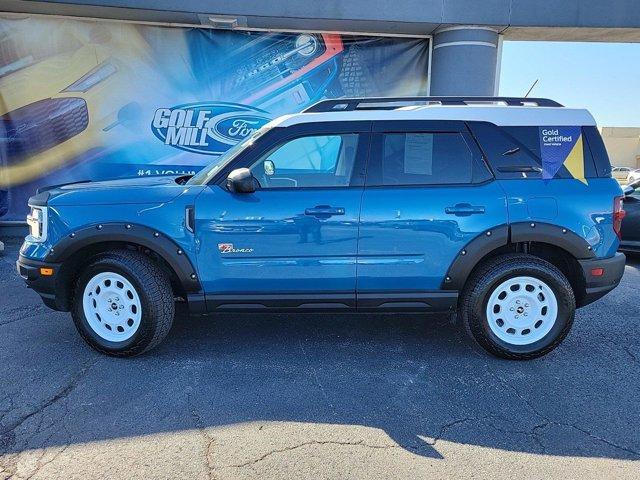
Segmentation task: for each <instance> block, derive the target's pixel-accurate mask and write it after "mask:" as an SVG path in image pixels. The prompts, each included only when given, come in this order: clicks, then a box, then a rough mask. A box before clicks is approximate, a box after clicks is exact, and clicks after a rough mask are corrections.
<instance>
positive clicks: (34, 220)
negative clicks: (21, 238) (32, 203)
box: [27, 207, 47, 242]
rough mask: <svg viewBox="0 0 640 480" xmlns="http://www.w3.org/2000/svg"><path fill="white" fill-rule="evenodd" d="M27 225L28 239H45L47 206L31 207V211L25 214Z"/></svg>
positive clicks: (39, 240) (33, 240)
mask: <svg viewBox="0 0 640 480" xmlns="http://www.w3.org/2000/svg"><path fill="white" fill-rule="evenodd" d="M27 224H28V225H29V236H30V237H31V238H29V240H31V241H32V242H44V241H45V240H46V239H47V207H31V213H30V214H29V215H27Z"/></svg>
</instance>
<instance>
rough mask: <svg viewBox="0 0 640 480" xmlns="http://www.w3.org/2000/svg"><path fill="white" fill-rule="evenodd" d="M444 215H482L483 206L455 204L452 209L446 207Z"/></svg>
mask: <svg viewBox="0 0 640 480" xmlns="http://www.w3.org/2000/svg"><path fill="white" fill-rule="evenodd" d="M444 213H447V214H449V215H456V216H458V217H468V216H469V215H478V214H482V213H484V205H471V204H470V203H457V204H456V205H454V206H453V207H446V208H445V209H444Z"/></svg>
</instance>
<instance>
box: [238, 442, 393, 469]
mask: <svg viewBox="0 0 640 480" xmlns="http://www.w3.org/2000/svg"><path fill="white" fill-rule="evenodd" d="M309 445H338V446H354V447H366V448H373V449H380V450H384V449H391V448H402V447H400V446H399V445H372V444H368V443H365V442H364V440H358V441H357V442H346V441H343V442H341V441H338V440H310V441H308V442H302V443H298V444H296V445H291V446H289V447H284V448H278V449H275V450H270V451H268V452H267V453H265V454H264V455H261V456H260V457H258V458H256V459H254V460H250V461H248V462H244V463H239V464H235V465H228V466H227V467H226V468H244V467H249V466H252V465H255V464H256V463H260V462H262V461H263V460H266V459H267V458H269V457H270V456H272V455H275V454H278V453H284V452H290V451H292V450H297V449H299V448H303V447H306V446H309Z"/></svg>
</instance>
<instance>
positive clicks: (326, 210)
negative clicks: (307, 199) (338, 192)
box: [304, 205, 344, 217]
mask: <svg viewBox="0 0 640 480" xmlns="http://www.w3.org/2000/svg"><path fill="white" fill-rule="evenodd" d="M304 214H305V215H310V216H313V217H330V216H332V215H344V207H332V206H331V205H316V206H315V207H313V208H307V209H305V211H304Z"/></svg>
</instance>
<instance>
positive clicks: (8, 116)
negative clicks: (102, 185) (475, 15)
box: [0, 16, 429, 221]
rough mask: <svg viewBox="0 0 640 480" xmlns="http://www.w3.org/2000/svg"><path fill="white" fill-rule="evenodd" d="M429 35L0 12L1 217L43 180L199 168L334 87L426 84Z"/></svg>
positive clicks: (14, 213)
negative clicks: (254, 28)
mask: <svg viewBox="0 0 640 480" xmlns="http://www.w3.org/2000/svg"><path fill="white" fill-rule="evenodd" d="M428 42H429V40H427V39H399V38H383V37H362V36H351V35H339V34H328V33H317V34H315V33H300V34H293V33H291V34H289V33H287V34H284V33H282V34H277V33H265V32H248V31H222V30H211V29H198V28H181V27H172V26H171V27H170V26H166V27H165V26H153V25H135V24H130V23H116V22H109V21H96V20H91V21H84V20H74V19H66V18H46V17H36V16H33V17H31V16H6V17H0V221H3V220H23V219H24V218H25V215H26V213H27V199H28V198H29V197H30V196H31V195H33V194H34V192H35V190H36V189H37V188H39V187H42V186H47V185H54V184H64V183H70V182H77V181H86V180H93V181H98V180H107V179H114V178H124V177H132V176H140V175H182V174H192V173H195V172H197V171H199V170H200V169H201V168H202V167H203V166H205V165H207V164H209V163H210V162H211V161H213V160H214V159H215V157H216V156H219V155H221V154H222V153H224V152H225V151H226V150H228V149H229V148H232V147H233V146H234V145H235V144H237V143H238V142H239V141H241V140H242V139H244V138H246V137H247V136H248V135H250V134H251V133H252V132H254V131H255V130H256V129H258V128H260V127H261V126H262V125H264V124H265V123H267V122H268V121H269V120H270V119H272V118H275V117H277V116H279V115H283V114H286V113H293V112H298V111H301V110H303V109H304V108H306V107H308V106H309V105H311V104H313V103H315V102H317V101H319V100H322V99H325V98H339V97H342V96H372V95H375V96H392V95H425V94H426V93H427V92H426V89H427V75H428V54H429V53H428V52H429V43H428Z"/></svg>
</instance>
